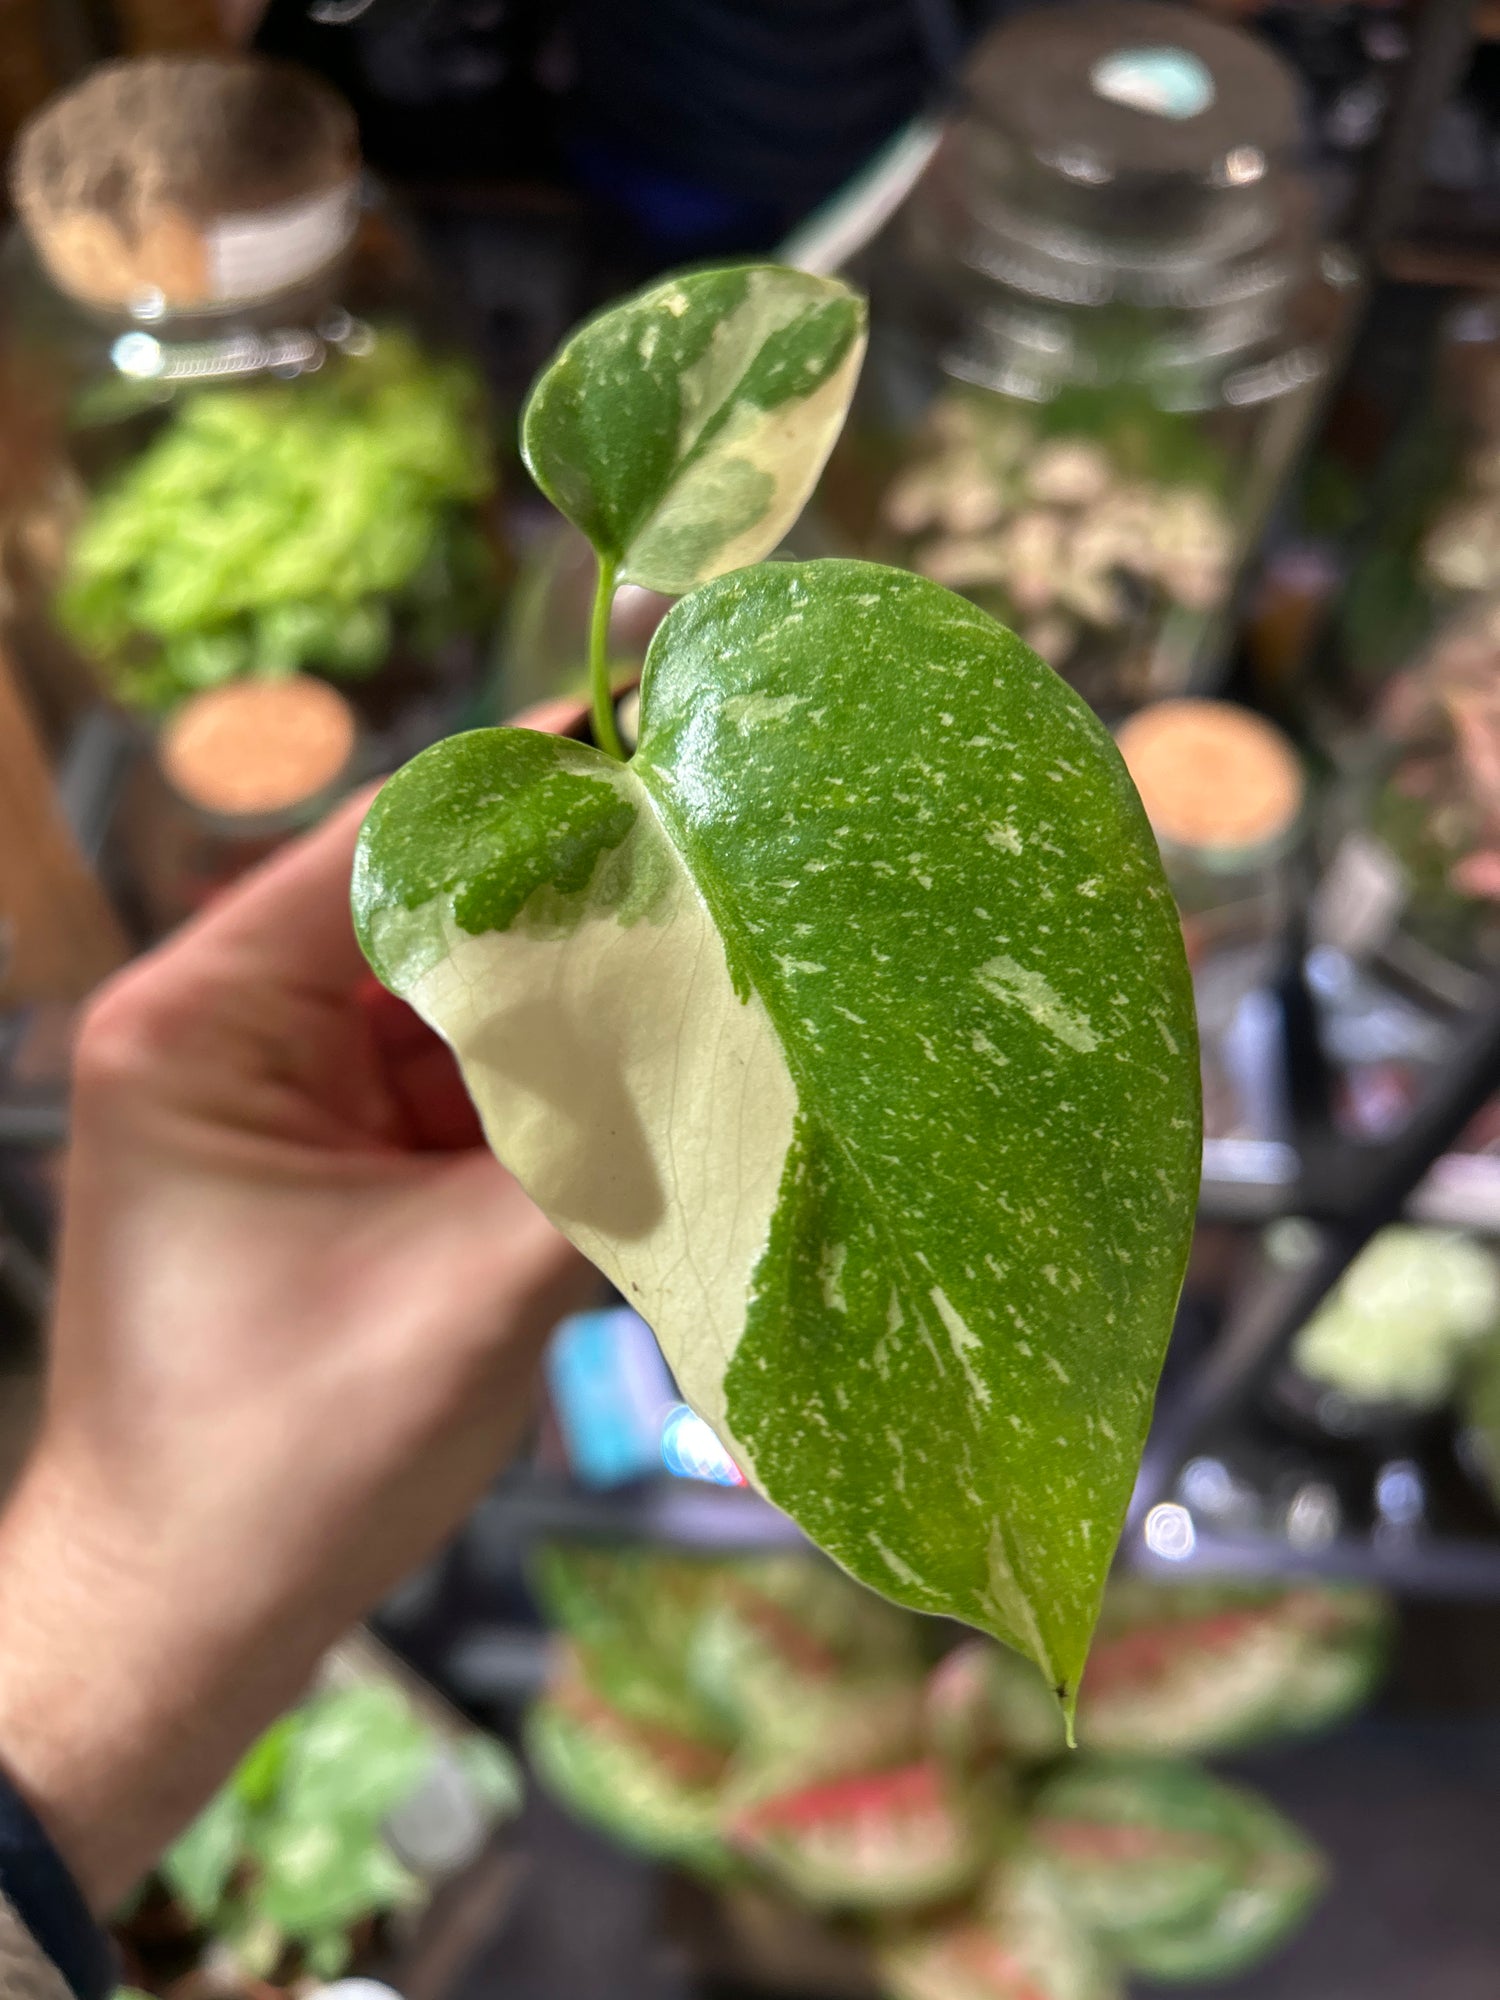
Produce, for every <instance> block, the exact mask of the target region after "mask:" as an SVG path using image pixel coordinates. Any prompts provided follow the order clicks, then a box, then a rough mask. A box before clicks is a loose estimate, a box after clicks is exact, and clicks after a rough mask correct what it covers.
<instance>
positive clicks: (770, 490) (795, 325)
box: [521, 265, 865, 596]
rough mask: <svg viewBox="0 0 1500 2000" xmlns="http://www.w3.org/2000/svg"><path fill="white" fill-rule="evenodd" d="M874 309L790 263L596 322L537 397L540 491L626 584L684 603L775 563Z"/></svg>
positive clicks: (526, 433) (824, 448)
mask: <svg viewBox="0 0 1500 2000" xmlns="http://www.w3.org/2000/svg"><path fill="white" fill-rule="evenodd" d="M864 346H865V308H864V301H863V300H862V299H861V298H860V297H859V295H858V294H857V293H855V292H852V291H851V290H850V289H849V287H848V286H847V285H844V284H841V283H839V281H838V280H837V279H834V278H819V277H813V276H810V275H809V274H808V273H807V272H805V271H792V270H787V269H785V268H783V267H781V266H779V265H745V266H741V267H739V268H737V269H733V270H717V271H700V272H696V273H692V274H690V275H687V276H685V277H680V278H672V279H669V280H668V281H667V282H666V283H665V284H659V285H655V286H653V287H652V288H651V290H649V291H646V292H642V293H641V294H640V295H639V296H638V297H637V298H634V299H629V300H627V301H626V302H625V304H623V305H619V306H613V307H611V308H610V310H609V311H607V312H604V313H601V314H600V315H599V316H598V318H596V319H593V320H590V321H589V322H588V323H587V324H586V325H585V326H583V327H581V328H580V329H579V330H578V332H577V333H575V334H574V335H573V337H572V339H571V340H569V341H568V342H567V343H566V345H565V346H564V347H563V348H562V350H561V352H560V353H559V354H558V356H557V358H556V360H555V361H554V362H553V363H552V365H551V367H549V368H548V369H547V371H546V373H545V374H544V375H542V376H541V378H540V379H539V381H538V382H537V384H536V387H535V388H534V389H533V390H532V392H531V398H530V400H529V402H528V403H527V405H526V410H525V413H524V415H523V417H522V420H521V449H522V453H523V455H524V456H525V459H526V463H527V465H528V467H529V468H530V470H531V475H532V477H533V478H534V479H535V480H536V483H537V485H538V486H540V487H541V489H542V491H543V492H544V493H545V494H546V495H547V497H548V499H549V500H551V501H552V502H553V503H554V504H555V505H556V506H557V507H559V508H560V509H561V510H562V512H563V513H564V514H566V515H567V517H568V519H569V520H570V521H572V522H574V523H575V524H576V525H577V526H578V527H580V528H581V529H582V530H583V532H584V533H585V534H586V535H587V536H588V538H589V540H590V541H591V542H592V543H593V545H594V547H595V548H596V549H597V550H598V551H599V554H600V555H601V556H602V557H603V558H604V559H605V560H606V561H608V562H611V563H614V564H616V565H618V568H619V574H620V578H621V580H622V581H625V582H631V583H639V584H644V585H645V586H646V587H647V588H648V589H651V590H663V591H667V592H670V593H671V594H672V595H674V596H678V595H681V593H682V592H684V591H687V590H691V589H692V588H693V586H694V585H695V584H699V583H702V582H704V581H706V579H708V578H709V577H713V576H720V575H722V574H723V573H724V572H725V571H726V570H731V569H737V568H739V567H740V566H741V565H742V564H745V563H753V562H757V561H759V559H760V558H761V557H762V556H766V555H769V554H770V553H771V551H772V550H773V549H774V548H775V547H776V544H777V543H778V542H779V541H780V540H781V538H782V536H783V535H784V534H785V533H786V531H787V529H788V528H789V527H790V526H791V525H792V522H793V521H794V520H795V519H796V518H797V515H798V514H799V513H800V512H801V511H802V506H803V503H804V502H805V500H806V499H807V496H808V494H809V493H811V491H812V489H813V487H814V485H815V484H816V483H817V478H818V474H819V473H820V472H821V471H822V469H823V461H824V460H825V459H826V458H827V456H828V453H829V451H830V450H831V448H832V446H833V441H834V439H835V438H836V437H837V436H838V433H839V427H840V426H841V424H842V423H843V420H844V413H845V411H846V410H847V409H848V407H849V398H850V396H851V395H852V394H853V391H854V383H855V379H856V377H857V376H858V374H859V364H860V361H861V359H862V358H863V355H864Z"/></svg>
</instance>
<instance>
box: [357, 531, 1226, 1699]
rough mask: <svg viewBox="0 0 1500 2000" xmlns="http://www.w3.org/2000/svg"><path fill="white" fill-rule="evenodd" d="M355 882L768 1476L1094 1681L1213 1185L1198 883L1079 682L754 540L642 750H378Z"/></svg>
mask: <svg viewBox="0 0 1500 2000" xmlns="http://www.w3.org/2000/svg"><path fill="white" fill-rule="evenodd" d="M354 910H355V920H356V925H357V928H358V931H359V934H360V937H361V939H362V941H363V944H364V947H365V950H366V952H367V954H368V956H369V958H370V961H371V963H372V964H373V965H374V967H375V969H376V971H377V972H378V973H379V974H380V976H381V977H382V979H384V980H385V982H386V983H387V984H388V985H389V986H391V987H393V988H394V989H395V990H396V991H397V992H398V993H401V994H402V995H404V996H405V997H406V998H407V999H408V1000H410V1001H411V1002H412V1004H413V1005H414V1006H415V1007H416V1008H417V1010H418V1011H419V1012H420V1013H421V1014H422V1015H424V1016H425V1018H426V1019H427V1020H428V1021H430V1022H431V1023H432V1024H433V1025H434V1026H435V1027H437V1028H438V1029H439V1030H440V1032H442V1033H443V1034H444V1035H445V1036H446V1037H447V1038H448V1040H449V1041H450V1042H451V1043H452V1045H453V1046H454V1048H455V1049H456V1051H457V1052H458V1055H459V1058H460V1060H461V1062H462V1064H463V1066H464V1071H465V1075H466V1077H467V1080H468V1083H469V1087H470V1090H471V1091H472V1093H473V1095H474V1098H475V1101H476V1103H477V1104H478V1106H479V1109H480V1111H481V1114H482V1116H483V1118H484V1120H485V1125H486V1130H487V1132H488V1135H489V1138H490V1141H491V1143H492V1145H493V1146H494V1147H495V1150H496V1151H497V1152H498V1153H499V1155H500V1157H501V1158H502V1159H503V1160H505V1161H506V1163H507V1164H508V1165H509V1166H510V1167H511V1168H512V1169H513V1170H514V1171H515V1172H516V1173H517V1174H518V1176H519V1177H520V1179H521V1181H522V1183H523V1184H524V1185H525V1186H526V1187H527V1188H528V1189H529V1191H530V1192H531V1194H532V1195H533V1196H534V1198H535V1199H536V1200H537V1201H538V1202H540V1204H541V1205H542V1207H543V1208H545V1209H546V1210H547V1211H548V1213H549V1214H551V1215H552V1216H553V1217H554V1218H555V1219H556V1220H557V1221H558V1222H559V1223H560V1224H561V1226H562V1227H563V1228H564V1229H566V1230H567V1232H568V1233H569V1234H570V1235H571V1236H572V1237H573V1239H574V1240H575V1242H577V1243H578V1244H579V1245H580V1246H581V1247H582V1248H583V1250H584V1251H585V1252H586V1253H587V1254H588V1255H589V1256H591V1257H592V1258H593V1259H594V1260H595V1261H596V1262H597V1263H598V1264H599V1265H600V1266H601V1267H602V1268H603V1269H604V1270H605V1271H606V1272H608V1273H609V1275H610V1276H611V1277H612V1278H613V1279H614V1280H615V1282H616V1283H617V1284H618V1285H619V1286H620V1287H621V1288H622V1290H623V1291H624V1292H625V1294H626V1296H627V1297H629V1298H630V1299H631V1300H632V1301H633V1302H634V1303H635V1304H637V1305H638V1306H639V1308H640V1310H641V1312H642V1313H643V1314H644V1315H645V1317H646V1318H647V1320H648V1321H649V1322H650V1324H651V1325H652V1326H653V1327H654V1328H655V1330H656V1333H657V1335H658V1337H659V1339H660V1340H661V1342H662V1345H663V1348H664V1350H665V1352H666V1354H667V1357H668V1359H669V1360H670V1362H671V1363H672V1366H673V1368H674V1370H675V1371H676V1374H677V1377H678V1381H679V1383H680V1384H681V1386H682V1389H683V1393H684V1394H685V1395H686V1397H687V1398H688V1400H689V1401H690V1402H691V1403H692V1404H693V1405H694V1406H695V1407H696V1408H697V1409H698V1410H699V1411H701V1412H702V1414H703V1415H704V1416H705V1417H706V1418H707V1419H708V1420H709V1421H710V1422H711V1423H712V1424H714V1425H715V1426H716V1428H717V1429H718V1430H719V1432H720V1434H721V1436H722V1437H723V1438H724V1440H725V1443H726V1445H727V1446H728V1448H729V1449H730V1450H731V1451H733V1452H734V1454H735V1455H736V1457H737V1458H738V1460H739V1462H740V1463H741V1464H742V1465H743V1466H744V1467H745V1469H746V1471H747V1472H748V1473H750V1474H751V1475H752V1476H753V1477H754V1478H755V1480H756V1481H757V1483H758V1484H759V1485H760V1486H761V1488H762V1489H763V1490H764V1491H765V1492H766V1493H767V1494H768V1495H769V1496H770V1498H771V1499H772V1500H774V1501H775V1502H776V1503H777V1504H778V1505H780V1506H782V1507H784V1508H785V1509H786V1510H787V1511H788V1512H789V1513H790V1514H792V1515H793V1516H794V1518H795V1519H796V1520H798V1521H799V1522H800V1523H801V1525H802V1526H803V1527H804V1528H805V1529H806V1530H807V1531H808V1533H809V1534H810V1535H811V1536H812V1537H813V1538H814V1539H815V1540H816V1541H818V1542H819V1543H820V1544H821V1545H822V1546H823V1547H824V1548H825V1549H827V1550H828V1551H829V1552H830V1553H831V1554H832V1555H833V1556H835V1557H836V1558H837V1560H838V1561H839V1562H841V1563H842V1564H844V1565H845V1567H846V1568H848V1569H849V1570H850V1571H852V1573H853V1574H854V1575H855V1576H857V1577H858V1578H860V1579H861V1580H862V1581H863V1582H865V1583H868V1584H870V1585H872V1586H873V1587H874V1588H875V1589H877V1590H880V1591H883V1592H885V1593H886V1594H887V1595H889V1596H892V1597H894V1598H896V1599H897V1600H898V1601H900V1602H902V1603H905V1604H908V1605H910V1606H912V1607H913V1608H915V1609H917V1610H921V1611H929V1612H945V1613H949V1614H952V1615H954V1616H957V1617H959V1618H962V1619H965V1620H967V1621H968V1622H969V1623H971V1624H975V1625H978V1626H980V1627H982V1628H984V1629H986V1630H988V1631H991V1632H993V1633H995V1634H996V1635H997V1636H999V1637H1001V1638H1003V1639H1005V1640H1007V1641H1008V1642H1009V1643H1010V1644H1012V1645H1015V1646H1018V1647H1019V1648H1021V1649H1022V1650H1023V1651H1025V1652H1028V1653H1029V1654H1031V1656H1032V1657H1033V1658H1034V1659H1036V1660H1037V1661H1038V1663H1039V1664H1040V1665H1041V1666H1042V1667H1043V1669H1044V1671H1045V1672H1046V1674H1047V1677H1048V1680H1049V1681H1050V1682H1051V1684H1052V1685H1053V1686H1054V1688H1056V1689H1057V1690H1058V1691H1059V1693H1060V1695H1061V1696H1062V1697H1063V1699H1064V1700H1065V1701H1067V1702H1071V1699H1072V1696H1073V1694H1074V1692H1075V1691H1076V1687H1077V1682H1078V1676H1079V1673H1080V1671H1081V1669H1082V1666H1083V1660H1084V1656H1085V1653H1086V1650H1087V1644H1088V1635H1089V1632H1090V1629H1091V1628H1092V1625H1093V1622H1094V1618H1095V1615H1096V1612H1097V1610H1098V1604H1099V1597H1100V1593H1101V1591H1102V1588H1103V1583H1104V1576H1105V1572H1106V1569H1107V1568H1108V1565H1109V1560H1110V1557H1111V1555H1112V1553H1113V1550H1114V1545H1115V1541H1116V1539H1117V1536H1118V1532H1119V1528H1120V1524H1121V1521H1122V1518H1123V1515H1124V1511H1125V1507H1126V1503H1127V1501H1128V1498H1129V1494H1130V1490H1131V1484H1132V1481H1133V1478H1134V1475H1135V1470H1136V1465H1137V1461H1138V1457H1139V1453H1140V1448H1141V1445H1142V1442H1143V1440H1144V1437H1145V1431H1146V1425H1147V1422H1148V1419H1149V1416H1150V1411H1151V1402H1152V1396H1153V1392H1154V1389H1155V1383H1156V1376H1157V1371H1158V1369H1159V1366H1160V1362H1161V1356H1162V1351H1163V1349H1164V1347H1165V1344H1166V1339H1167V1335H1168V1331H1169V1328H1170V1325H1171V1319H1172V1313H1173V1308H1174V1305H1175V1302H1176V1297H1177V1291H1178V1286H1179V1283H1180V1281H1181V1275H1182V1269H1183V1263H1184V1259H1185V1256H1186V1250H1187V1244H1188V1238H1189V1234H1190V1231H1191V1227H1192V1220H1193V1208H1194V1200H1195V1196H1196V1191H1197V1183H1198V1173H1199V1118H1198V1062H1197V1049H1196V1036H1195V1029H1194V1018H1193V1008H1192V998H1191V992H1190V988H1189V982H1188V976H1187V968H1186V964H1185V962H1184V958H1183V952H1182V944H1181V938H1180V934H1179V931H1178V926H1177V919H1176V913H1175V911H1174V909H1173V906H1172V903H1171V900H1170V897H1169V895H1168V893H1167V890H1166V886H1165V884H1164V882H1163V880H1162V876H1161V870H1160V864H1159V861H1158V858H1157V854H1156V847H1155V843H1154V841H1153V840H1152V838H1151V835H1150V832H1149V829H1148V827H1147V825H1146V820H1145V816H1144V814H1143V813H1142V811H1141V807H1140V802H1139V800H1138V799H1137V797H1136V795H1135V792H1134V789H1133V788H1132V786H1131V784H1130V781H1129V779H1128V777H1127V776H1126V773H1125V771H1124V767H1123V766H1122V764H1121V763H1120V760H1119V758H1118V755H1117V754H1116V751H1115V749H1114V746H1113V744H1112V743H1111V741H1110V739H1109V737H1108V736H1107V734H1106V733H1105V731H1104V730H1103V729H1102V728H1101V726H1100V725H1099V723H1098V722H1097V720H1096V719H1095V718H1094V717H1093V716H1092V715H1091V714H1090V713H1089V711H1088V710H1087V709H1086V708H1085V707H1084V706H1083V704H1082V703H1081V702H1080V701H1079V700H1078V699H1077V698H1076V696H1074V695H1073V694H1072V693H1071V692H1070V691H1069V690H1068V689H1067V688H1066V687H1065V686H1064V684H1063V683H1062V682H1061V681H1060V680H1059V679H1058V678H1057V677H1056V676H1055V675H1054V674H1053V673H1052V672H1051V670H1050V669H1049V668H1047V667H1046V666H1044V665H1043V663H1042V662H1041V661H1040V660H1038V659H1037V658H1036V656H1035V655H1034V654H1032V653H1030V652H1029V651H1028V650H1027V649H1026V648H1025V647H1024V646H1022V645H1021V644H1020V642H1019V641H1018V640H1016V639H1015V638H1014V637H1013V636H1012V635H1011V634H1010V633H1008V632H1006V631H1004V630H1003V629H1002V628H1001V627H999V626H997V625H996V624H995V623H994V622H993V621H992V620H991V619H989V618H987V617H986V616H985V615H984V614H983V613H982V612H980V611H978V610H976V609H975V608H974V607H973V606H971V605H968V604H965V603H964V602H963V601H962V600H960V599H959V598H957V597H954V596H953V595H952V594H951V593H950V592H948V591H945V590H943V589H941V588H940V587H939V586H937V585H936V584H933V583H930V582H927V581H925V580H924V579H922V578H919V577H913V576H908V575H905V574H903V573H900V572H897V571H894V570H885V569H880V568H878V567H876V566H874V565H872V564H865V563H854V562H825V563H808V564H791V563H786V564H772V565H768V566H766V567H764V568H761V569H757V570H750V571H744V572H740V573H738V574H736V575H733V576H728V577H724V578H721V579H719V580H718V581H717V582H715V583H712V584H710V585H708V586H706V587H705V588H703V589H701V590H699V591H696V592H695V593H694V594H693V596H692V597H691V598H689V599H687V600H686V601H685V602H684V603H682V604H679V605H678V606H676V607H675V609H674V610H673V611H672V612H671V613H670V614H669V616H668V617H667V619H666V621H665V622H664V623H663V625H662V627H661V628H660V630H659V631H658V632H657V634H656V637H655V639H654V640H653V642H652V646H651V650H650V653H649V655H648V658H647V662H646V670H645V681H644V690H643V732H642V738H641V745H640V748H639V750H638V752H637V754H636V756H635V757H634V759H633V760H632V762H631V763H630V764H629V765H628V766H624V765H620V764H617V763H615V762H613V761H612V760H611V759H609V758H607V757H604V756H602V755H601V754H599V753H598V752H595V751H593V750H590V749H588V748H587V747H585V746H582V745H579V744H577V743H571V742H566V741H560V740H558V739H555V738H549V737H542V736H537V735H532V734H530V733H528V732H525V731H519V730H500V731H479V732H475V733H473V734H471V735H468V736H463V737H456V738H452V739H450V740H449V741H448V742H446V743H442V744H439V745H437V746H435V747H434V748H433V749H432V750H429V751H427V752H425V753H424V755H423V756H421V757H420V758H418V759H417V760H416V761H415V762H414V763H413V764H411V765H409V766H408V767H407V768H406V769H405V770H404V771H403V772H401V773H400V774H399V775H398V776H397V777H396V778H395V779H393V780H392V781H391V783H390V784H389V785H387V786H386V788H385V790H384V791H383V792H382V793H381V794H380V796H379V797H378V799H377V800H376V802H375V804H374V806H373V807H372V809H371V812H370V815H369V817H368V819H367V821H366V824H365V828H364V832H363V834H362V837H361V842H360V847H359V853H358V856H357V860H356V866H355V882H354Z"/></svg>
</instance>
